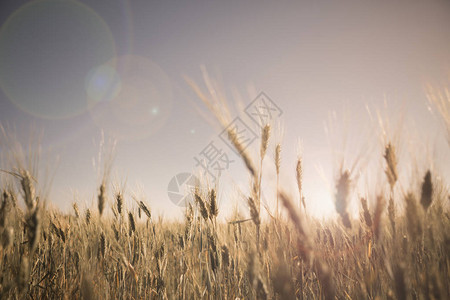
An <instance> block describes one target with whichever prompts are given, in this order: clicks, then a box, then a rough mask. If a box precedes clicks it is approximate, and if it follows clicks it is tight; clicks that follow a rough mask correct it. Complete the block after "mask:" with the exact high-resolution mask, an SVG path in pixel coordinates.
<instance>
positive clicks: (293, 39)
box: [0, 0, 450, 218]
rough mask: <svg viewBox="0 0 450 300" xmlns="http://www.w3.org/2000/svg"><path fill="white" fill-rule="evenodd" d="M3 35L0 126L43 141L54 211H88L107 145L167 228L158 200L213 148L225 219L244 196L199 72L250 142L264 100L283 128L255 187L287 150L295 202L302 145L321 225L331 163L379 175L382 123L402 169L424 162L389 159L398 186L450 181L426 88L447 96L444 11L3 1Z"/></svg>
mask: <svg viewBox="0 0 450 300" xmlns="http://www.w3.org/2000/svg"><path fill="white" fill-rule="evenodd" d="M0 24H1V28H0V123H1V124H2V125H3V126H4V127H6V128H9V130H10V131H14V132H15V133H16V134H17V137H18V139H19V140H21V141H22V142H24V143H26V141H27V139H28V136H29V134H30V132H32V130H31V128H33V129H34V131H38V132H41V131H42V132H43V135H42V140H41V147H42V153H41V161H40V166H41V168H42V171H41V172H42V173H44V171H45V169H49V172H50V174H51V175H52V177H53V181H52V184H51V192H50V195H49V201H50V202H52V203H54V204H55V205H56V206H58V207H60V208H61V209H64V210H68V209H69V208H70V205H71V203H72V201H73V200H74V199H78V200H79V201H80V202H81V203H84V204H86V205H90V203H91V201H94V202H93V203H95V201H96V200H95V199H96V193H97V188H98V184H99V182H100V180H101V178H100V176H99V173H98V167H97V166H93V160H95V161H97V160H98V153H99V144H100V141H101V140H102V132H104V135H105V140H109V139H110V138H114V139H115V140H117V147H116V156H115V160H114V163H113V168H112V171H111V181H110V182H112V183H115V184H117V185H118V186H123V185H125V184H126V188H125V192H126V196H127V198H128V199H131V196H132V194H133V192H134V193H136V194H137V196H138V197H140V196H141V194H142V195H145V196H146V201H147V202H148V203H149V204H150V206H151V207H152V209H153V210H154V211H155V212H156V213H159V214H162V215H164V216H166V217H169V218H170V217H173V216H178V215H180V212H182V208H180V207H178V206H176V205H174V204H173V203H172V202H171V201H170V199H169V197H168V194H167V187H168V184H169V182H170V180H171V179H172V178H173V176H175V175H177V174H179V173H183V172H193V171H194V170H196V169H197V167H196V165H197V163H196V161H195V159H194V157H196V156H198V155H199V153H200V152H201V151H202V150H203V149H204V148H205V147H206V146H207V145H208V144H209V143H210V142H211V141H213V142H214V143H215V144H216V145H217V146H218V147H220V148H221V149H222V150H223V151H224V152H226V153H227V155H228V156H229V158H230V159H231V160H233V161H234V162H233V163H231V164H230V168H229V170H228V171H226V172H224V173H223V174H222V177H223V178H222V180H223V181H222V180H221V183H220V185H219V190H220V191H221V193H220V196H221V197H220V205H221V207H222V208H223V209H224V210H230V211H231V209H232V206H233V201H234V200H235V199H237V197H239V193H237V192H236V191H233V189H231V188H230V186H234V184H236V185H237V186H240V187H242V189H243V192H246V190H245V189H246V186H248V182H249V180H248V176H247V173H246V170H245V166H244V164H243V163H242V161H241V160H240V158H239V157H238V156H237V155H236V154H234V153H233V151H232V150H231V149H230V148H228V147H227V145H226V144H225V143H224V142H223V141H221V140H220V138H219V134H220V133H221V131H222V129H221V128H220V126H219V124H218V123H214V122H212V121H211V120H214V118H212V116H211V115H210V114H208V113H207V109H206V107H205V106H204V105H203V104H202V102H201V101H200V100H199V99H198V98H197V96H196V94H195V93H194V92H193V91H192V89H191V87H190V86H189V85H188V84H187V83H186V80H185V78H186V77H188V78H190V79H192V80H193V81H194V82H196V83H198V84H199V86H200V87H202V88H203V89H204V90H205V91H206V86H205V83H204V80H203V73H202V69H206V70H207V71H208V74H209V75H210V77H211V78H212V79H214V80H215V81H217V82H218V83H219V84H220V85H221V86H222V88H223V90H224V92H225V93H226V96H227V98H228V99H229V105H230V107H231V115H232V116H233V117H238V116H240V117H241V118H242V120H243V121H244V122H246V124H248V126H249V127H252V129H253V130H254V131H256V132H258V130H259V129H258V127H257V125H256V124H254V123H252V121H251V120H250V119H249V118H246V115H245V112H244V111H243V108H244V107H245V106H247V105H248V104H250V103H251V102H252V100H253V99H254V98H255V97H256V96H257V95H258V94H259V93H260V92H264V93H265V94H266V95H267V96H268V97H269V98H270V99H271V100H272V101H273V102H274V103H276V105H277V106H278V107H279V108H280V110H281V111H282V114H281V116H279V117H278V118H277V119H276V120H275V121H276V122H275V123H274V125H275V124H277V123H278V122H281V123H282V124H283V127H284V134H283V139H281V137H280V134H278V129H277V128H276V127H274V129H273V136H272V137H273V140H272V142H271V144H270V148H269V151H268V155H267V157H266V159H265V162H264V168H265V170H267V172H266V171H265V172H266V175H265V176H266V177H264V178H265V179H263V180H267V181H268V182H271V181H273V178H274V177H273V176H274V174H275V173H274V172H275V168H274V167H273V149H274V147H275V143H276V142H279V141H282V142H283V146H282V147H283V148H282V149H283V150H282V169H281V173H282V176H281V178H282V181H283V183H285V185H286V186H288V189H289V187H290V189H291V192H292V193H294V192H295V163H296V157H297V152H298V148H299V147H298V144H299V142H300V144H301V148H302V150H301V151H302V157H303V162H304V173H303V174H304V191H305V197H306V200H307V205H308V207H309V208H310V210H311V212H312V213H313V214H315V215H317V216H324V215H328V214H330V212H331V211H333V204H332V200H331V199H332V196H331V195H332V192H333V191H332V186H333V180H334V175H335V172H336V171H337V168H338V165H337V164H336V162H335V158H339V157H340V154H341V153H340V152H341V151H343V152H344V155H345V157H346V159H347V163H346V167H349V166H350V165H351V164H352V162H353V161H354V160H355V157H356V156H357V155H359V154H361V155H362V158H361V159H360V160H359V161H358V162H359V165H358V167H360V168H361V169H362V170H365V169H367V170H369V169H371V168H375V169H377V168H378V169H377V174H378V175H380V174H381V175H383V173H382V172H381V171H380V170H381V169H382V168H383V164H382V156H381V147H382V137H381V136H380V134H379V126H378V121H377V120H376V117H375V116H376V113H377V111H379V112H380V114H381V115H382V116H383V117H386V118H389V120H390V122H391V124H390V126H389V127H390V128H389V130H390V131H389V132H390V134H392V135H393V136H395V135H396V134H398V135H399V136H401V137H402V138H403V141H402V142H401V143H400V151H401V153H402V156H401V157H404V158H405V157H408V156H409V154H408V153H409V152H410V151H413V149H414V151H415V155H416V156H420V157H414V155H412V156H411V159H412V161H413V162H417V166H414V165H413V164H410V163H407V162H406V161H404V162H405V165H404V166H403V165H402V159H400V166H399V169H400V172H401V174H403V175H402V176H404V177H405V178H408V176H410V175H411V173H413V172H415V171H416V170H415V169H414V168H417V170H418V171H419V172H420V173H419V175H420V176H422V173H421V172H422V171H424V170H425V168H428V167H430V166H431V167H432V168H433V170H436V172H437V173H438V174H442V175H446V177H447V178H448V176H449V175H450V168H449V167H448V166H450V155H449V148H448V144H447V142H446V140H445V133H444V130H443V126H442V124H441V123H440V122H439V118H438V116H437V115H436V113H435V111H433V110H430V109H429V103H428V102H427V98H426V95H425V93H424V88H425V85H426V84H433V85H436V86H445V85H447V86H448V84H449V83H450V77H449V76H450V2H449V1H445V0H430V1H414V0H410V1H361V0H360V1H317V0H316V1H144V0H136V1H124V0H91V1H63V0H60V1H56V0H42V1H17V0H15V1H8V0H5V1H1V2H0ZM237 95H239V96H237ZM237 98H238V100H239V103H241V104H242V105H240V104H238V103H237V102H236V99H237ZM199 110H201V112H203V113H201V112H199ZM369 112H370V113H369ZM205 114H206V115H207V116H209V119H206V118H204V115H205ZM333 114H335V116H336V120H337V121H335V122H331V123H330V122H329V121H330V116H331V117H333ZM370 114H371V115H372V117H373V119H371V117H370ZM325 124H328V129H330V130H331V135H332V138H331V141H330V139H329V138H328V137H327V134H326V130H325V127H327V126H325ZM345 135H347V136H348V139H347V142H348V143H347V148H344V147H343V146H342V145H340V143H341V142H342V141H343V138H344V137H345ZM258 136H259V132H258ZM258 144H259V139H258V140H256V141H255V142H254V143H253V144H252V145H251V149H253V150H251V151H254V152H255V155H256V154H257V153H258V151H257V148H258V147H257V146H258ZM0 150H1V152H2V154H5V153H6V151H7V147H6V145H4V144H1V143H0ZM422 156H423V157H424V158H423V159H422ZM423 162H429V166H427V165H424V163H423ZM6 165H7V164H6V162H5V161H4V160H3V161H1V165H0V167H1V168H4V166H6ZM356 173H359V172H356ZM0 176H2V178H3V176H7V175H4V174H3V175H0ZM444 177H445V176H444ZM358 178H359V180H358V184H361V185H364V184H365V181H367V180H372V181H375V182H374V184H375V185H378V186H384V184H385V181H383V180H385V179H384V178H383V177H382V176H375V177H371V175H370V174H361V175H360V176H358ZM406 180H407V179H406ZM233 182H234V183H233ZM247 189H248V188H247ZM266 192H267V194H266V197H267V202H268V203H269V206H270V205H273V201H274V200H273V199H274V197H273V195H274V194H272V193H273V191H271V190H270V189H268V190H267V191H266ZM130 201H131V200H130ZM245 207H246V204H245V201H244V202H243V205H242V209H243V210H246V208H245Z"/></svg>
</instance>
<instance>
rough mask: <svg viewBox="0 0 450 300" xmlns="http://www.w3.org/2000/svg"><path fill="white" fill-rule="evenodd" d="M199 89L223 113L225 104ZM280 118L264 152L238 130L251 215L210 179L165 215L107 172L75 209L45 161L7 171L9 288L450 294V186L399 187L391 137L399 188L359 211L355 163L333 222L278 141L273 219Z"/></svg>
mask: <svg viewBox="0 0 450 300" xmlns="http://www.w3.org/2000/svg"><path fill="white" fill-rule="evenodd" d="M195 90H196V91H197V92H198V93H200V94H201V97H202V99H203V100H204V101H205V102H206V103H207V104H208V106H209V107H212V108H214V109H213V112H217V105H216V104H217V103H213V102H210V101H211V100H210V99H209V98H208V97H207V95H205V94H202V93H201V91H200V89H199V88H198V87H196V89H195ZM219 121H220V119H219ZM270 130H271V127H270V126H269V125H267V126H265V127H264V128H263V130H262V141H261V144H260V147H259V150H260V151H259V157H252V156H251V155H250V154H249V153H250V152H249V151H248V149H245V148H244V147H243V145H242V144H241V143H240V141H239V139H238V138H237V135H236V132H234V131H232V130H230V131H229V132H228V136H229V139H230V142H231V143H232V144H233V145H234V147H235V148H236V149H237V150H238V152H239V153H240V156H241V157H242V160H243V163H244V165H245V166H246V169H247V171H248V174H249V177H250V178H251V184H250V188H249V194H248V195H244V196H243V197H242V198H241V199H235V200H236V201H241V202H243V203H246V204H247V205H248V208H249V216H250V217H249V218H247V219H245V218H244V217H242V216H240V215H238V214H235V215H234V216H233V217H232V219H230V220H229V222H223V221H221V220H220V219H218V216H220V215H229V214H227V212H224V211H222V210H221V207H220V206H219V203H220V202H221V201H220V199H218V198H219V195H220V193H219V192H218V191H217V189H216V188H210V187H209V186H208V184H207V183H206V182H205V183H203V182H201V183H200V185H199V186H198V187H197V188H196V189H195V190H194V191H193V199H195V201H194V202H193V203H189V204H188V206H187V208H186V210H185V217H184V219H183V220H179V221H177V222H169V221H164V220H163V219H162V218H155V217H154V216H153V215H152V213H151V206H150V205H148V204H147V203H145V202H144V201H143V200H140V199H137V198H135V199H134V200H135V201H134V202H133V201H126V200H127V197H129V196H128V195H127V194H126V193H123V191H116V192H115V193H114V195H109V194H108V190H109V187H110V186H109V184H108V182H107V180H102V182H101V185H100V188H99V190H98V197H97V207H98V209H92V208H91V207H92V206H90V207H87V208H84V210H83V209H82V208H80V207H79V204H78V203H74V204H73V212H71V213H62V212H60V211H58V210H56V209H51V208H46V207H45V205H43V202H42V201H41V200H39V199H40V197H42V195H39V192H37V191H38V190H39V189H37V188H36V186H37V185H39V182H37V180H36V179H35V178H33V177H32V176H31V175H30V174H32V173H31V171H32V170H27V169H25V168H20V167H18V168H17V169H16V170H4V171H6V172H3V174H2V176H4V177H5V178H8V179H7V180H4V182H5V184H3V186H1V187H0V189H1V196H0V238H1V243H0V298H2V299H3V298H4V299H9V298H12V299H47V298H52V299H81V298H82V299H100V298H104V299H200V298H203V299H237V298H239V299H449V297H450V287H449V284H448V278H450V273H449V268H450V255H449V253H450V215H449V211H448V207H449V191H448V185H445V183H444V184H443V183H442V182H443V181H442V180H436V176H437V175H436V174H434V173H433V172H432V171H431V170H427V171H426V172H425V174H419V175H417V176H418V178H420V182H421V184H420V186H414V185H410V186H402V189H401V190H404V191H405V192H402V193H398V194H397V193H393V190H394V186H395V185H399V184H400V183H399V182H398V180H397V178H398V172H399V170H400V168H401V166H399V165H398V163H397V158H396V152H395V148H394V146H393V145H391V144H389V143H388V144H387V145H384V152H383V153H379V154H378V155H379V158H383V157H384V159H385V163H386V167H385V169H384V170H383V169H380V170H379V172H380V173H381V174H383V173H384V177H385V185H386V186H385V187H386V190H389V192H388V193H384V191H383V189H380V190H379V191H377V194H374V195H368V196H367V197H363V198H360V203H361V211H360V216H361V217H360V219H359V220H358V219H356V218H355V217H354V216H352V215H351V213H350V212H349V211H348V206H349V201H351V197H349V194H350V190H351V176H350V175H351V174H350V172H349V171H345V170H343V171H342V172H341V173H340V176H338V178H337V181H336V185H335V192H334V195H335V205H336V212H337V214H338V215H339V218H338V219H336V220H334V219H330V220H327V221H323V220H322V221H319V220H317V219H314V218H313V217H311V216H310V215H308V217H306V214H304V213H301V210H300V206H298V205H295V204H294V203H293V201H292V199H293V197H291V196H290V195H289V194H288V193H287V192H285V191H286V190H287V189H286V188H285V185H284V184H283V182H280V181H279V174H280V161H281V147H282V145H281V144H280V143H278V144H276V145H275V147H274V153H275V155H274V164H275V167H276V179H275V178H274V180H276V181H277V184H276V188H277V196H276V198H274V199H273V203H274V204H275V207H276V211H275V213H274V214H271V217H270V218H267V219H266V218H264V217H263V216H262V214H261V205H260V203H261V189H262V184H263V182H262V180H261V178H262V172H263V163H262V162H263V159H264V158H265V157H266V152H267V151H268V149H269V148H270V143H269V139H270ZM266 159H268V158H267V157H266ZM258 160H259V166H258V165H256V164H255V161H257V162H258ZM302 163H303V161H302V158H301V157H299V158H298V160H297V161H294V162H292V168H291V170H294V169H295V172H293V174H292V176H295V179H296V180H297V184H298V192H299V195H300V200H301V201H302V203H303V208H302V210H304V211H306V209H307V206H306V204H305V203H304V201H305V200H304V197H303V191H302V190H303V172H302ZM258 167H259V168H258ZM6 182H7V183H6ZM438 191H439V192H438ZM107 199H114V201H112V203H110V202H109V201H107ZM385 199H389V200H388V205H387V209H386V203H385V201H386V200H385ZM310 200H311V201H314V199H310ZM126 203H131V205H128V206H127V205H126ZM394 203H397V204H398V207H399V208H402V207H403V209H399V208H396V207H395V206H394ZM92 205H94V207H95V203H93V204H92ZM108 210H111V212H112V214H108V213H107V212H108ZM83 211H84V213H83Z"/></svg>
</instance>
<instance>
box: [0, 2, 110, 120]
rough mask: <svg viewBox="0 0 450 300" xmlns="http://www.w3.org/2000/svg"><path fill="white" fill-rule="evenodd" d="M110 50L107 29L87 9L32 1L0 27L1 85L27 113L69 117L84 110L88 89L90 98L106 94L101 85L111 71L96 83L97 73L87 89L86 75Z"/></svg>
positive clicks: (76, 5)
mask: <svg viewBox="0 0 450 300" xmlns="http://www.w3.org/2000/svg"><path fill="white" fill-rule="evenodd" d="M115 52H116V51H115V43H114V38H113V35H112V33H111V31H110V29H109V27H108V25H107V24H106V23H105V21H104V20H103V19H102V18H101V17H100V16H99V15H98V14H97V13H96V12H94V11H93V10H92V9H91V8H89V7H88V6H86V5H84V4H82V3H80V2H77V1H71V0H68V1H56V0H43V1H33V2H30V3H28V4H25V5H24V6H22V7H21V8H19V9H18V10H17V11H16V12H14V13H13V14H12V15H11V16H10V17H9V18H8V19H7V21H6V22H5V23H4V24H3V26H2V28H1V31H0V87H1V88H2V90H3V91H4V92H5V94H6V95H7V97H8V98H9V99H10V101H11V102H13V103H14V104H15V105H16V106H17V107H19V108H20V109H22V110H23V111H26V112H28V113H30V114H32V115H35V116H38V117H41V118H45V119H63V118H69V117H73V116H76V115H79V114H80V113H83V112H85V111H86V110H87V108H88V104H89V102H88V101H87V91H88V93H91V95H89V96H93V95H92V94H94V98H95V97H105V96H106V95H104V93H105V92H104V90H102V88H101V87H100V85H101V81H102V80H107V81H108V80H110V81H111V80H112V79H115V75H114V74H113V73H112V74H109V75H106V79H105V78H104V79H101V78H100V77H102V76H103V77H105V75H104V74H102V72H96V73H95V74H96V75H101V76H100V77H99V78H97V79H95V80H94V81H96V82H91V83H90V85H89V88H88V89H87V90H86V77H87V74H89V73H90V72H92V69H93V68H94V67H95V66H99V65H102V64H104V63H105V62H107V61H109V60H111V59H112V58H114V57H115ZM103 71H104V70H103ZM108 76H110V77H111V78H112V79H111V78H109V77H108ZM96 84H97V86H96Z"/></svg>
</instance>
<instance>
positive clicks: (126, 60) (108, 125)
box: [89, 55, 172, 140]
mask: <svg viewBox="0 0 450 300" xmlns="http://www.w3.org/2000/svg"><path fill="white" fill-rule="evenodd" d="M113 70H115V71H113ZM96 73H97V75H95V74H96ZM93 74H94V75H92V76H91V77H90V78H91V79H90V80H89V82H91V84H90V85H89V86H91V88H90V89H91V90H93V91H95V92H91V94H92V95H93V97H90V102H91V103H90V107H91V110H90V112H91V116H92V118H93V120H94V121H95V122H96V123H97V125H98V126H99V127H100V128H102V129H104V130H105V131H106V132H108V133H110V134H112V135H113V136H114V137H116V138H118V139H122V140H124V139H125V140H137V139H143V138H146V137H148V136H149V135H151V134H153V133H155V132H157V131H158V130H159V129H160V128H161V127H162V126H163V125H164V124H165V122H166V120H167V118H168V116H169V115H170V112H171V109H172V89H171V86H170V81H169V78H168V77H167V75H166V74H165V73H164V71H163V70H162V69H161V68H160V67H159V66H157V65H156V64H155V63H153V62H152V61H150V60H149V59H147V58H144V57H140V56H134V55H125V56H121V57H118V58H115V59H113V60H111V61H109V62H108V63H107V64H105V65H102V66H100V67H98V71H94V73H93ZM93 87H95V88H93ZM97 91H98V92H97Z"/></svg>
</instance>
